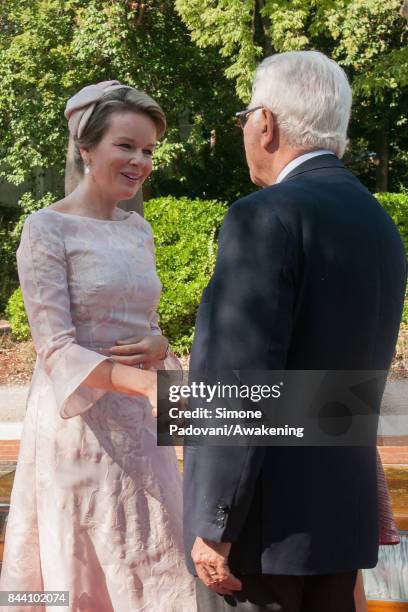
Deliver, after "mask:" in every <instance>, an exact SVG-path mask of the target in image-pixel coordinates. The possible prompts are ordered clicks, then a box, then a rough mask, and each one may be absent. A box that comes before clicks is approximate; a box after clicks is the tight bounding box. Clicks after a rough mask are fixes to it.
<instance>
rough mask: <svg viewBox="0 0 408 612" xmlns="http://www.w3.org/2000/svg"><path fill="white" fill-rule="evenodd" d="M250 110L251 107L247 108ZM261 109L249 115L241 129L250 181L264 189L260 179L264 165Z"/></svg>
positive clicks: (263, 182)
mask: <svg viewBox="0 0 408 612" xmlns="http://www.w3.org/2000/svg"><path fill="white" fill-rule="evenodd" d="M249 108H251V105H250V106H249ZM262 113H263V111H262V109H261V108H260V109H258V110H256V111H254V112H253V113H249V114H248V117H247V122H246V124H245V127H244V128H243V130H242V131H243V135H244V147H245V156H246V160H247V164H248V168H249V175H250V177H251V181H252V182H253V183H255V185H258V186H259V187H265V186H266V183H265V181H264V180H263V179H262V175H263V172H262V169H263V167H264V163H265V159H264V158H265V150H264V148H263V146H262V141H261V139H262V129H263V124H264V121H263V116H262Z"/></svg>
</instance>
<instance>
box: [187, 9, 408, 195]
mask: <svg viewBox="0 0 408 612" xmlns="http://www.w3.org/2000/svg"><path fill="white" fill-rule="evenodd" d="M400 6H401V0H311V1H309V0H308V1H306V0H245V2H243V1H242V0H176V7H177V10H178V12H179V14H180V15H181V17H182V19H183V21H184V22H185V24H186V25H187V27H188V28H189V30H190V31H191V36H192V38H193V40H194V41H196V43H197V44H198V45H200V46H201V47H216V48H218V49H219V50H220V53H221V54H222V55H223V57H225V58H226V59H227V60H228V63H229V65H228V67H227V68H226V69H225V74H226V76H227V77H228V78H230V79H233V80H234V81H235V86H236V91H237V94H238V96H239V97H240V98H241V99H242V100H243V101H244V102H246V103H247V102H249V100H250V92H251V80H252V76H253V71H254V68H255V65H256V63H257V62H258V61H259V60H260V59H262V56H265V55H271V54H272V53H275V52H282V51H292V50H303V49H318V50H319V51H322V52H323V53H326V54H327V55H329V56H330V57H332V58H333V59H335V60H336V61H337V62H338V63H339V64H340V65H341V66H343V68H344V69H345V71H346V72H347V75H348V77H349V79H350V81H351V83H352V86H353V93H354V110H353V114H352V121H351V126H350V134H351V146H350V150H349V152H348V155H347V158H346V160H347V163H348V165H350V166H351V167H352V169H353V170H354V171H355V172H357V174H358V175H359V177H360V178H361V179H362V180H363V182H364V183H365V184H366V185H367V186H368V187H369V188H370V189H376V190H379V191H387V190H388V191H390V190H391V189H392V190H394V191H399V190H400V189H402V186H403V185H404V184H406V181H407V180H408V170H407V168H408V155H407V153H406V151H407V148H408V142H407V130H406V126H407V124H408V112H407V108H408V91H407V86H408V27H407V23H406V20H405V19H403V18H402V17H401V16H400V14H399V9H400ZM380 170H381V172H380ZM387 170H389V171H390V175H389V179H388V177H387ZM384 177H385V178H384Z"/></svg>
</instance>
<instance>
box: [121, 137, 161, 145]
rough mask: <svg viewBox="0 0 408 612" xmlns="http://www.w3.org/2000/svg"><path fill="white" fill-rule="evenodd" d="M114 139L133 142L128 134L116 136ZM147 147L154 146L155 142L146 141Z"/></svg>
mask: <svg viewBox="0 0 408 612" xmlns="http://www.w3.org/2000/svg"><path fill="white" fill-rule="evenodd" d="M115 140H120V141H121V142H123V141H124V140H125V141H126V142H131V143H132V144H133V142H134V140H133V138H129V136H118V137H117V138H116V139H115ZM146 146H147V147H155V146H156V143H155V142H148V143H147V145H146Z"/></svg>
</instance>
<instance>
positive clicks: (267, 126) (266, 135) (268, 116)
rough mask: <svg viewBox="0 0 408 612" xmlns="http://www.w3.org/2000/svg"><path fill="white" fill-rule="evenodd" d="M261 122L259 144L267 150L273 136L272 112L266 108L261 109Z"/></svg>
mask: <svg viewBox="0 0 408 612" xmlns="http://www.w3.org/2000/svg"><path fill="white" fill-rule="evenodd" d="M261 122H262V130H261V144H262V146H263V148H264V149H266V150H269V149H270V147H271V145H272V142H273V139H274V136H275V122H274V120H273V115H272V112H271V111H270V110H269V109H268V108H263V109H262V118H261Z"/></svg>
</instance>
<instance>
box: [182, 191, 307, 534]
mask: <svg viewBox="0 0 408 612" xmlns="http://www.w3.org/2000/svg"><path fill="white" fill-rule="evenodd" d="M241 202H242V204H241ZM292 249H293V240H292V239H291V237H290V236H289V234H288V232H287V231H286V229H285V227H284V226H283V225H282V223H281V221H280V219H279V218H278V216H277V215H276V214H274V212H273V211H272V210H271V208H270V207H265V206H264V207H262V206H261V207H259V208H258V207H255V206H253V205H252V203H251V202H250V201H249V202H248V201H247V200H245V201H239V202H237V203H236V204H235V205H233V206H232V207H231V208H230V210H229V212H228V214H227V217H226V219H225V221H224V224H223V226H222V229H221V232H220V238H219V249H218V256H217V262H216V267H215V271H214V275H213V277H212V279H211V282H210V285H209V287H208V289H207V292H206V304H205V308H203V309H201V311H202V312H204V311H206V314H205V320H203V321H202V323H203V325H204V327H206V332H205V333H204V335H205V336H206V340H205V343H201V345H200V349H201V350H202V348H203V347H205V353H206V355H205V359H201V360H200V359H198V361H199V362H200V363H201V365H204V367H205V368H206V369H208V370H240V371H241V373H242V375H243V376H245V370H256V369H259V370H271V369H284V367H285V363H286V355H287V351H288V346H289V342H290V338H291V333H292V320H293V309H294V301H295V280H294V278H295V274H294V254H293V252H292ZM200 308H201V307H200ZM197 325H198V327H199V326H200V319H198V322H197ZM195 453H197V456H196V458H195V460H194V461H193V462H192V463H191V465H192V466H194V467H193V469H194V474H191V475H190V477H192V478H194V480H195V482H197V483H199V487H198V486H197V490H198V491H199V496H200V499H198V500H196V501H195V504H194V505H195V509H196V512H197V514H198V516H197V521H196V525H197V532H196V535H198V536H201V537H204V538H207V539H209V540H212V541H215V542H220V541H230V542H233V541H235V540H237V539H238V537H239V533H240V531H241V529H242V526H243V524H244V522H245V518H246V516H247V514H248V511H249V508H250V505H251V501H252V497H253V494H254V488H255V483H256V480H257V478H258V476H259V474H260V471H261V469H262V465H263V459H264V454H265V448H264V447H250V446H236V447H211V446H200V447H197V448H196V449H195Z"/></svg>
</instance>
